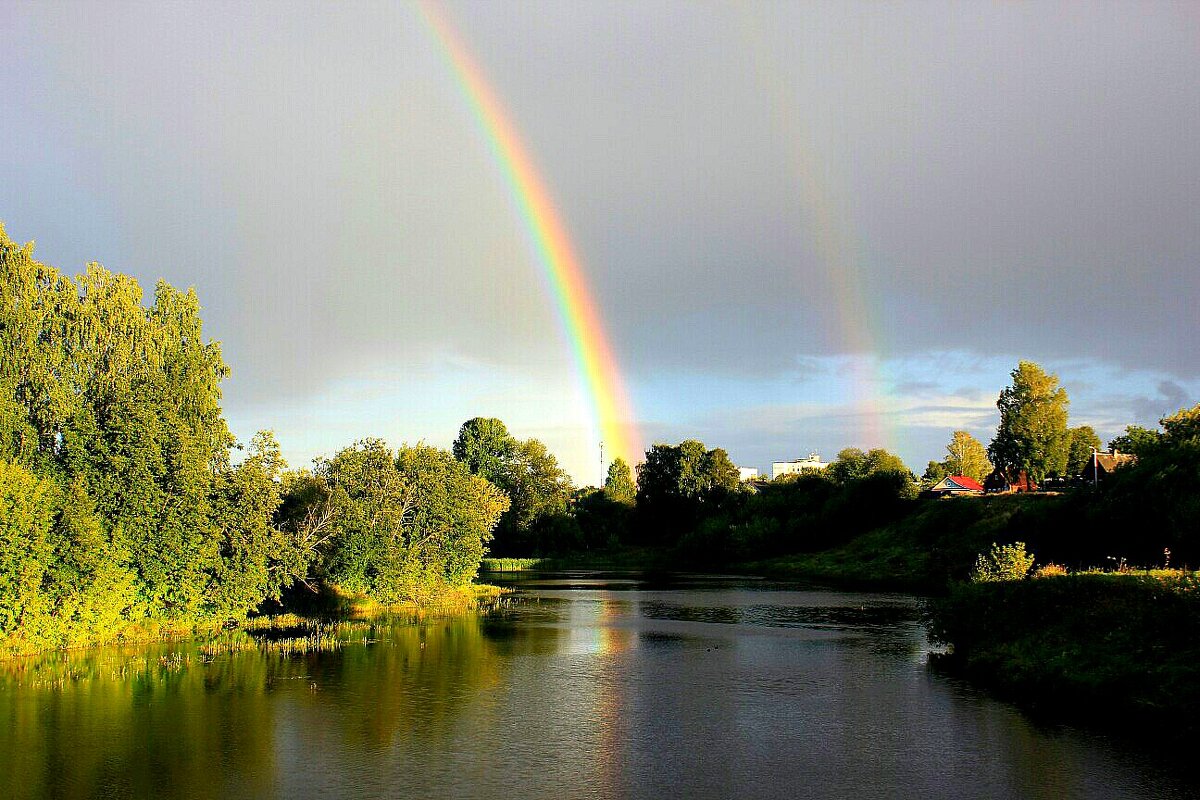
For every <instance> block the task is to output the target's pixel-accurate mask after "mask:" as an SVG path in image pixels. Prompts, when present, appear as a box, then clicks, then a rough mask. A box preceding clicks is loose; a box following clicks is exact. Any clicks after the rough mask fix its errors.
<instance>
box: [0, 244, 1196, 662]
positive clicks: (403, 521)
mask: <svg viewBox="0 0 1200 800" xmlns="http://www.w3.org/2000/svg"><path fill="white" fill-rule="evenodd" d="M0 353H2V354H3V358H2V359H0V640H2V641H3V642H4V643H5V645H6V646H7V647H8V649H30V648H34V649H36V648H38V647H46V646H65V645H74V644H82V643H86V642H91V641H98V640H101V639H106V638H111V637H113V636H115V635H118V634H121V633H124V632H126V631H130V630H134V629H138V628H143V629H144V628H147V627H151V628H152V627H154V626H157V625H187V624H193V623H196V622H199V621H204V620H227V619H238V618H241V617H244V616H246V615H247V614H250V613H253V612H254V611H256V610H258V609H260V608H262V607H263V606H264V603H267V602H268V601H280V600H282V599H284V598H285V595H286V594H287V593H288V592H289V591H291V592H293V593H295V592H307V591H308V590H309V589H315V588H318V587H320V586H321V585H325V586H332V587H337V588H338V589H339V590H341V591H345V592H348V593H352V594H359V595H363V596H366V597H369V598H372V599H374V600H376V601H378V602H380V603H384V604H392V603H398V602H404V601H417V602H424V601H428V600H430V599H433V598H436V597H437V596H439V595H440V594H443V593H445V592H447V591H454V590H459V589H462V588H463V587H464V586H465V585H466V584H468V583H469V582H470V581H471V580H472V579H473V577H474V576H475V575H476V573H477V571H478V568H479V564H480V560H481V558H482V557H483V555H484V553H485V552H491V553H493V554H496V555H505V556H507V555H512V556H528V555H546V554H562V553H578V552H583V551H592V552H595V551H612V550H616V549H630V548H633V549H638V548H640V549H642V550H643V551H645V552H654V553H659V554H663V553H666V554H670V558H671V559H672V560H673V561H674V563H693V564H696V565H705V564H724V563H728V562H730V561H736V560H746V559H754V558H761V557H764V556H770V555H774V554H780V553H788V552H799V551H805V550H820V549H823V548H829V547H832V546H835V545H837V544H839V543H843V542H845V541H848V540H849V539H850V538H853V537H854V536H856V535H858V534H861V533H863V532H865V531H868V530H871V529H873V528H878V527H879V526H886V525H890V524H894V523H896V522H897V521H899V520H902V519H904V517H905V516H906V515H907V514H908V513H909V512H910V511H911V509H912V508H913V504H914V503H915V499H916V496H917V492H918V489H919V483H918V481H917V479H916V478H915V476H914V475H913V473H912V472H911V471H910V470H909V469H908V468H907V466H906V465H905V464H904V463H903V461H902V460H901V459H900V458H899V457H898V456H896V455H895V454H893V453H890V452H888V451H886V450H882V449H873V450H868V451H863V450H859V449H857V448H847V449H844V450H842V451H841V452H840V453H839V454H838V456H837V458H836V459H835V460H834V461H833V463H832V464H831V465H830V466H829V467H828V468H827V469H825V470H823V471H821V472H820V473H815V474H804V475H800V476H788V477H787V478H786V479H783V480H779V481H775V482H772V483H770V484H758V485H755V486H751V485H748V484H743V483H741V482H740V481H739V480H738V470H737V468H736V467H735V466H734V464H733V462H732V461H731V460H730V458H729V456H728V454H727V453H726V452H725V451H724V450H723V449H720V448H709V447H707V446H706V445H705V444H704V443H702V442H699V441H696V440H686V441H683V442H680V443H678V444H674V445H672V444H665V443H659V444H655V445H653V446H652V447H651V448H650V449H649V450H647V451H646V454H645V459H644V461H643V462H642V463H640V464H638V465H637V468H636V470H634V469H631V468H630V465H629V464H627V463H626V462H624V461H623V460H621V459H616V460H615V461H613V463H612V464H611V465H610V466H609V468H608V473H607V476H606V480H605V481H604V485H603V486H602V487H599V488H593V487H576V486H575V485H574V484H573V483H572V481H571V479H570V476H569V475H568V474H567V473H566V472H565V471H564V470H563V469H562V467H561V466H560V465H559V464H558V461H557V459H556V458H555V457H554V455H553V454H552V453H550V452H549V450H548V449H547V448H546V446H545V445H544V444H543V443H542V442H540V441H538V440H536V439H519V438H517V437H515V436H514V435H512V434H511V433H510V432H509V431H508V429H507V428H506V427H505V425H504V423H503V422H501V421H500V420H498V419H494V418H486V417H476V418H473V419H470V420H467V421H466V422H464V423H463V425H462V427H461V428H460V430H459V433H458V436H457V438H456V439H455V441H454V443H453V445H452V447H451V449H450V451H445V450H439V449H437V448H433V447H428V446H424V445H417V446H403V447H401V448H399V449H398V450H392V449H390V448H389V447H388V446H387V445H386V444H385V443H384V442H382V441H381V440H378V439H369V438H368V439H363V440H361V441H358V442H355V443H352V444H350V445H349V446H347V447H345V448H343V449H342V450H340V451H339V452H337V453H335V454H333V455H332V456H330V457H328V458H320V459H317V460H316V461H315V462H314V464H313V466H312V467H311V468H308V469H298V470H289V469H288V468H287V465H286V464H285V463H284V460H283V458H282V456H281V451H280V447H279V444H278V442H276V440H275V438H274V436H273V435H272V434H271V433H270V432H269V431H262V432H259V433H258V434H256V435H255V436H253V437H252V438H251V441H250V442H248V443H239V442H236V441H235V439H234V437H233V435H232V434H231V432H230V431H229V429H228V426H227V425H226V422H225V420H224V418H223V416H222V412H221V406H220V401H221V390H220V384H221V382H222V381H223V380H224V378H225V377H226V376H227V375H228V372H229V370H228V367H227V366H226V365H225V363H224V360H223V358H222V355H221V350H220V347H219V345H218V344H217V343H215V342H211V341H206V340H205V339H204V335H203V327H202V323H201V318H200V304H199V300H198V298H197V297H196V294H195V292H194V291H192V290H188V291H180V290H178V289H176V288H174V287H172V286H170V285H168V284H167V283H165V282H161V281H160V282H159V283H158V284H157V285H156V287H155V290H154V293H153V297H152V298H151V299H150V301H149V303H146V302H145V298H144V297H143V293H142V290H141V287H140V286H139V285H138V284H137V282H136V281H135V280H134V279H133V278H131V277H128V276H124V275H119V274H115V273H112V272H109V271H108V270H106V269H104V268H103V267H101V266H99V265H97V264H90V265H88V266H87V268H86V270H85V271H84V272H83V273H82V274H80V275H77V276H75V277H73V278H72V277H69V276H66V275H63V274H61V273H59V272H58V271H57V270H55V269H54V268H53V267H50V266H47V265H45V264H42V263H40V262H38V261H37V260H36V259H35V258H34V257H33V249H32V245H19V244H17V243H15V242H13V241H12V240H11V239H9V238H8V236H7V235H6V234H5V233H4V230H3V227H2V226H0ZM1012 378H1013V383H1012V385H1011V386H1009V387H1006V388H1005V389H1004V390H1003V391H1002V392H1001V393H1000V397H999V400H998V403H997V405H998V407H999V410H1000V425H999V427H998V430H997V433H996V437H995V438H994V439H993V441H992V443H991V445H990V446H989V447H987V448H984V447H983V445H982V444H981V443H979V442H978V441H976V440H975V439H974V438H973V437H971V436H970V434H968V433H966V432H965V431H956V432H954V434H953V436H952V438H951V442H950V444H949V445H948V446H947V456H946V458H945V459H944V460H943V461H941V462H930V465H929V467H928V468H927V470H926V475H925V477H926V479H931V480H932V479H936V477H938V476H940V474H964V475H970V476H972V477H977V478H980V479H981V478H982V477H983V476H984V475H985V474H986V472H987V471H989V470H990V469H991V468H992V466H993V464H994V465H996V466H998V467H1001V468H1003V469H1006V470H1025V471H1027V472H1028V473H1029V474H1030V475H1031V476H1033V477H1034V478H1035V479H1038V480H1040V479H1042V478H1043V477H1047V476H1053V475H1056V474H1064V473H1069V472H1070V471H1071V470H1072V469H1074V468H1075V467H1078V466H1080V463H1081V459H1086V456H1087V455H1090V452H1091V448H1092V447H1095V446H1098V445H1099V440H1098V438H1097V437H1096V435H1095V432H1094V431H1092V430H1091V429H1090V428H1088V427H1086V426H1081V427H1078V428H1069V427H1068V426H1067V413H1066V409H1067V398H1066V392H1065V391H1064V390H1062V389H1061V388H1060V387H1058V385H1057V377H1056V376H1054V375H1048V374H1046V373H1045V372H1044V370H1042V369H1041V367H1039V366H1038V365H1036V364H1033V363H1031V362H1021V363H1020V364H1019V365H1018V367H1017V369H1015V370H1014V371H1013V373H1012ZM1113 444H1114V445H1116V446H1118V447H1120V448H1121V449H1122V450H1123V451H1126V452H1131V453H1134V454H1136V455H1137V456H1138V463H1137V465H1135V467H1132V468H1126V469H1122V470H1119V471H1118V473H1117V474H1116V475H1115V476H1114V479H1113V480H1112V481H1110V485H1109V486H1106V487H1104V490H1105V494H1104V497H1103V498H1101V499H1100V500H1099V501H1097V500H1096V499H1095V498H1093V499H1092V500H1089V503H1091V505H1090V506H1089V507H1087V508H1083V507H1080V508H1075V509H1074V510H1070V511H1069V513H1068V512H1062V513H1063V514H1067V516H1071V515H1074V516H1073V517H1071V518H1072V519H1076V520H1087V521H1089V523H1088V524H1091V523H1092V522H1094V521H1096V520H1098V519H1100V518H1099V517H1097V516H1096V515H1097V514H1101V513H1103V514H1106V515H1107V516H1106V517H1105V518H1104V519H1105V521H1106V522H1107V523H1109V524H1111V522H1112V521H1113V520H1122V521H1125V522H1126V523H1127V524H1128V525H1129V526H1131V527H1138V526H1140V527H1144V526H1145V524H1146V523H1147V521H1149V522H1150V523H1152V524H1153V525H1157V526H1159V528H1160V529H1161V530H1163V531H1167V532H1168V534H1169V535H1167V537H1166V538H1167V539H1168V540H1169V541H1170V542H1172V543H1174V544H1175V546H1184V547H1186V546H1188V545H1189V543H1190V541H1191V539H1190V538H1189V537H1190V536H1194V534H1191V533H1189V531H1190V527H1191V523H1193V522H1194V520H1195V519H1196V518H1197V514H1198V513H1200V507H1198V506H1197V500H1196V499H1195V493H1194V492H1193V491H1192V486H1194V483H1195V481H1196V480H1197V479H1198V478H1200V407H1197V408H1195V409H1191V410H1190V411H1182V412H1180V413H1179V414H1177V415H1174V416H1172V417H1168V418H1166V419H1164V420H1163V421H1162V430H1161V431H1155V430H1149V429H1144V428H1137V427H1130V428H1128V429H1127V430H1126V433H1125V434H1124V435H1123V436H1122V437H1119V438H1118V439H1117V440H1114V442H1113ZM234 454H237V455H238V457H237V458H235V457H234ZM1150 497H1153V503H1151V502H1150V501H1149V500H1148V499H1147V498H1150ZM1097 509H1104V510H1103V511H1100V510H1097ZM1063 518H1064V519H1065V518H1066V517H1063ZM1067 527H1070V525H1067ZM1079 536H1080V537H1081V538H1082V537H1084V536H1086V533H1084V532H1081V533H1080V534H1079ZM1101 538H1103V537H1101Z"/></svg>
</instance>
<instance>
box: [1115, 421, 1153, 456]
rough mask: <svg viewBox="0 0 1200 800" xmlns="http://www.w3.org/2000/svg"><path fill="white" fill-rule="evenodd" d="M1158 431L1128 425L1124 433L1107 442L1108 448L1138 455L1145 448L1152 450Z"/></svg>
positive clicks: (1145, 449)
mask: <svg viewBox="0 0 1200 800" xmlns="http://www.w3.org/2000/svg"><path fill="white" fill-rule="evenodd" d="M1159 436H1160V434H1159V432H1158V431H1156V430H1152V429H1150V428H1143V427H1142V426H1140V425H1128V426H1126V428H1125V433H1123V434H1121V435H1120V436H1118V437H1116V438H1115V439H1113V440H1112V441H1111V442H1109V443H1108V447H1109V449H1110V450H1116V451H1119V452H1121V453H1128V454H1130V455H1133V456H1140V455H1141V454H1142V453H1143V452H1145V451H1147V450H1152V449H1153V448H1154V445H1156V444H1158V440H1159Z"/></svg>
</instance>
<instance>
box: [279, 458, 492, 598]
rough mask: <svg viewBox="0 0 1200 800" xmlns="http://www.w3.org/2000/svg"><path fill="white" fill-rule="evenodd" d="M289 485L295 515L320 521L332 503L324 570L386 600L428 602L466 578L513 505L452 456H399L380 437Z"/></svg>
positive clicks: (348, 586)
mask: <svg viewBox="0 0 1200 800" xmlns="http://www.w3.org/2000/svg"><path fill="white" fill-rule="evenodd" d="M314 479H315V480H316V481H320V483H319V484H316V485H314ZM292 488H293V491H294V493H295V496H293V497H290V498H289V499H288V501H287V502H285V504H284V508H285V509H286V513H287V514H288V515H289V517H290V518H291V519H292V520H297V519H300V520H308V521H309V522H310V523H311V521H312V519H313V515H312V514H311V513H310V512H311V511H312V510H313V509H316V510H317V516H318V517H321V516H323V515H325V513H326V512H323V511H322V510H321V509H322V507H323V504H325V503H326V502H327V503H328V508H329V511H328V521H327V522H324V523H321V526H323V527H321V530H327V531H328V533H327V534H325V537H326V538H327V540H328V544H327V545H325V546H323V547H322V548H321V552H323V554H324V555H323V562H322V563H320V564H318V565H317V566H318V569H317V576H323V577H325V578H326V579H328V580H329V581H331V582H333V583H334V584H336V585H338V586H339V587H341V588H342V589H345V590H348V591H351V592H355V593H361V594H365V595H367V596H370V597H372V598H374V599H375V600H377V601H379V602H381V603H386V604H392V603H397V602H401V601H404V600H416V601H425V600H428V599H431V598H432V597H434V596H436V595H437V594H438V593H439V592H441V591H443V590H445V589H446V588H447V587H457V586H462V585H464V584H465V583H467V582H469V581H470V580H471V578H472V577H474V575H475V573H476V571H477V570H478V569H479V562H480V559H482V557H483V553H484V547H485V545H486V543H487V541H488V540H489V539H490V538H491V535H492V530H493V529H494V527H495V525H496V522H497V520H498V519H499V518H500V515H501V514H503V512H504V510H505V509H506V508H507V507H508V498H507V497H506V496H505V495H504V494H503V492H501V491H500V490H499V489H497V488H496V487H495V486H493V485H492V484H491V483H490V482H489V481H487V480H486V479H484V478H482V477H480V476H476V475H472V474H471V473H470V471H469V470H468V469H467V468H466V465H465V464H463V463H462V462H460V461H458V460H457V459H455V458H454V457H453V456H452V455H451V454H449V453H446V452H444V451H441V450H437V449H435V448H432V447H425V446H417V447H404V448H401V450H400V451H399V453H397V454H395V455H393V454H392V452H391V451H390V450H388V448H387V447H386V445H384V443H383V442H382V441H380V440H378V439H364V440H362V441H360V442H357V443H355V444H354V445H352V446H350V447H348V448H345V449H344V450H342V451H340V452H339V453H337V454H336V455H335V456H334V457H333V458H332V459H328V460H323V461H319V462H318V464H317V470H316V473H315V475H314V476H312V477H308V476H302V477H301V478H300V479H297V480H293V481H292ZM305 497H306V498H307V499H308V503H310V505H309V506H308V510H302V509H303V508H304V500H303V498H305ZM326 498H327V499H326ZM294 527H296V528H298V529H301V530H302V529H303V528H304V525H300V526H294ZM309 527H310V528H311V527H313V526H312V525H311V524H310V525H309ZM318 527H320V526H318Z"/></svg>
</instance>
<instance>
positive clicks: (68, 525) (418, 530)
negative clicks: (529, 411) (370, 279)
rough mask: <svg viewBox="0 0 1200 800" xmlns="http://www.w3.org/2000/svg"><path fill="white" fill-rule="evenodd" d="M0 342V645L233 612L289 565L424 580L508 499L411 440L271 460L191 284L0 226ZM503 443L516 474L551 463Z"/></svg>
mask: <svg viewBox="0 0 1200 800" xmlns="http://www.w3.org/2000/svg"><path fill="white" fill-rule="evenodd" d="M0 355H2V358H0V646H2V647H3V649H4V650H6V651H9V652H15V651H28V650H35V649H40V648H44V647H54V646H72V645H77V644H84V643H88V642H95V641H100V640H104V639H109V638H112V637H114V636H117V635H121V634H124V633H128V632H137V631H138V630H142V631H144V630H146V629H153V628H156V627H158V626H162V625H167V626H172V627H180V626H189V625H192V624H195V623H198V622H201V621H206V620H213V621H219V620H226V619H236V618H240V617H245V616H246V615H247V614H249V613H250V612H252V611H254V610H255V609H257V608H258V607H259V606H260V605H261V604H263V602H264V601H266V600H272V599H274V600H278V599H279V598H280V597H281V596H282V595H283V593H284V591H285V590H287V589H288V588H289V587H291V586H293V585H294V584H296V583H297V582H307V583H309V584H310V585H311V584H312V583H313V582H314V581H315V580H329V581H338V582H341V583H343V584H345V586H344V588H346V589H348V590H352V591H361V592H365V593H367V594H369V595H371V596H372V597H373V598H374V599H376V600H378V601H381V602H394V601H397V600H400V599H420V598H423V597H428V596H429V594H430V593H431V592H435V591H438V590H440V589H442V588H445V587H447V586H458V585H461V584H463V583H465V582H467V581H469V580H470V579H471V577H473V576H474V574H475V572H476V570H477V569H478V565H479V561H480V558H481V557H482V555H483V550H484V546H485V543H486V542H487V539H488V537H489V536H490V533H491V530H492V528H493V526H494V525H495V522H496V519H497V517H498V516H499V515H500V514H501V513H502V512H503V511H504V510H505V509H506V508H507V507H508V500H507V498H505V497H504V495H503V494H501V493H500V492H499V491H498V490H496V489H495V487H493V486H492V485H491V484H489V483H488V482H487V481H485V480H483V479H480V478H477V477H475V476H473V475H471V474H470V472H469V471H468V470H467V469H466V468H465V467H463V466H462V465H461V464H460V463H459V462H458V461H456V460H455V459H454V458H452V457H451V456H450V454H448V453H444V452H439V451H436V450H433V449H431V448H424V447H417V448H404V449H402V450H401V451H400V453H399V454H396V455H393V454H391V453H390V452H388V451H386V449H385V448H383V447H382V445H380V444H378V443H376V442H370V441H368V442H365V443H362V444H361V445H358V446H355V447H353V448H348V449H347V450H345V451H343V452H342V453H339V454H338V455H337V456H335V457H334V458H333V459H330V460H328V461H322V462H320V464H319V465H318V469H317V471H316V472H315V473H301V474H295V475H285V474H284V469H285V467H286V465H285V464H284V462H283V459H282V457H281V455H280V448H279V445H278V443H277V442H276V441H275V439H274V437H273V436H272V435H271V434H270V433H269V432H262V433H259V434H257V435H256V436H255V437H254V438H253V440H252V441H251V442H250V443H249V445H248V446H245V447H244V448H243V447H242V446H241V445H238V444H237V443H236V442H235V441H234V438H233V436H232V435H231V433H230V431H229V429H228V427H227V425H226V423H225V420H224V418H223V417H222V413H221V407H220V400H221V393H220V388H219V387H220V383H221V381H222V380H223V379H224V378H225V377H226V376H227V375H228V368H227V367H226V366H225V363H224V361H223V360H222V358H221V351H220V348H219V346H218V345H217V344H216V343H215V342H209V341H205V339H204V336H203V330H202V325H201V320H200V304H199V300H198V299H197V297H196V294H195V293H194V292H193V291H191V290H189V291H186V292H183V291H179V290H177V289H175V288H173V287H171V286H169V285H168V284H166V283H163V282H160V283H159V284H158V285H157V287H156V288H155V292H154V297H153V300H152V302H151V303H150V304H149V306H146V305H144V304H143V296H142V291H141V288H140V287H139V286H138V284H137V282H136V281H135V280H134V279H133V278H130V277H128V276H124V275H118V274H115V273H112V272H109V271H107V270H105V269H104V268H103V267H100V266H99V265H96V264H91V265H89V266H88V267H87V269H86V271H85V272H84V273H83V274H82V275H78V276H76V277H75V278H74V279H72V278H70V277H67V276H65V275H62V274H60V273H59V272H58V271H57V270H55V269H54V268H52V267H49V266H47V265H45V264H42V263H40V262H38V261H37V260H35V259H34V257H33V247H32V245H25V246H21V245H18V244H16V243H15V242H13V241H12V240H10V239H9V238H8V237H7V235H6V234H5V233H4V230H3V228H2V227H0ZM518 445H519V446H518V447H517V451H518V453H519V454H520V456H519V460H520V463H522V464H525V465H531V468H530V470H529V471H528V474H522V475H521V476H520V480H519V481H517V482H516V484H515V485H516V486H517V487H518V488H517V489H516V491H517V492H518V493H520V492H522V491H524V492H525V493H526V494H530V493H536V492H534V491H533V490H527V489H526V488H525V487H527V486H529V485H532V484H536V482H537V481H538V480H543V481H544V480H547V477H546V476H547V475H551V476H552V477H550V478H549V480H551V481H553V480H559V479H561V472H560V473H557V474H555V473H553V470H552V469H551V468H550V467H548V466H547V464H550V465H551V466H553V457H552V456H549V454H547V453H545V448H544V447H539V445H538V443H518ZM235 448H236V449H240V450H242V453H241V459H240V463H234V461H233V460H232V459H231V452H236V449H235ZM285 495H286V502H283V501H284V496H285ZM521 496H522V497H525V494H522V495H521ZM527 506H528V504H527ZM527 506H526V507H527ZM559 507H560V508H565V500H564V501H563V502H562V503H560V505H559Z"/></svg>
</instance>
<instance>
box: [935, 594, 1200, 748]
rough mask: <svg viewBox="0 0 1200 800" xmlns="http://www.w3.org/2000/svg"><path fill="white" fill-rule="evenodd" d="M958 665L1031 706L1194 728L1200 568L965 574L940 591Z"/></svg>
mask: <svg viewBox="0 0 1200 800" xmlns="http://www.w3.org/2000/svg"><path fill="white" fill-rule="evenodd" d="M929 623H930V631H931V633H932V635H933V637H934V639H935V640H937V641H941V642H943V643H946V644H949V645H952V646H953V650H952V655H951V656H949V664H950V666H953V667H956V668H957V669H959V670H961V671H963V672H965V673H966V674H967V675H969V676H971V677H973V678H975V679H977V680H979V681H980V682H982V683H984V684H986V685H988V686H990V687H992V688H995V689H997V690H999V691H1000V692H1002V693H1004V694H1005V695H1007V696H1009V697H1011V698H1013V699H1016V700H1019V701H1021V702H1023V703H1027V704H1032V705H1037V706H1042V707H1045V708H1052V709H1063V710H1068V711H1069V712H1070V713H1073V714H1087V715H1090V716H1091V717H1092V718H1093V719H1095V720H1096V721H1101V722H1105V721H1107V722H1109V723H1113V722H1116V723H1119V724H1122V725H1128V724H1129V723H1131V722H1132V723H1137V722H1141V723H1144V724H1147V725H1153V726H1156V727H1160V728H1162V729H1164V730H1173V731H1177V732H1181V733H1183V734H1185V735H1189V736H1194V734H1195V732H1196V730H1197V722H1196V720H1197V719H1198V718H1200V717H1198V714H1200V584H1198V583H1197V579H1196V578H1195V577H1194V576H1186V575H1175V576H1167V577H1153V576H1139V575H1102V574H1092V575H1087V574H1084V575H1065V576H1059V577H1053V578H1038V579H1029V580H1023V581H1006V582H991V583H962V584H957V585H956V586H954V587H953V589H952V590H951V591H950V593H949V594H948V595H946V596H944V597H941V598H938V599H936V600H933V601H932V602H931V604H930V613H929Z"/></svg>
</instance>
